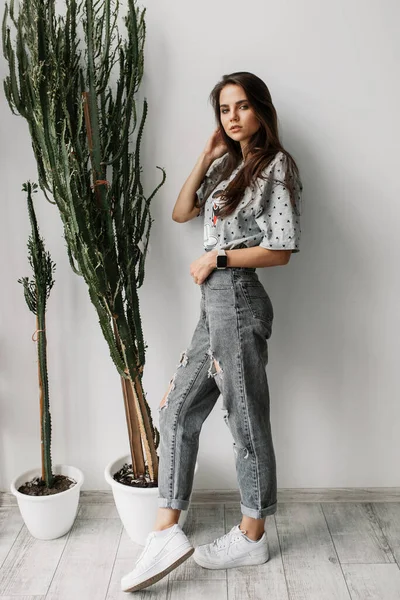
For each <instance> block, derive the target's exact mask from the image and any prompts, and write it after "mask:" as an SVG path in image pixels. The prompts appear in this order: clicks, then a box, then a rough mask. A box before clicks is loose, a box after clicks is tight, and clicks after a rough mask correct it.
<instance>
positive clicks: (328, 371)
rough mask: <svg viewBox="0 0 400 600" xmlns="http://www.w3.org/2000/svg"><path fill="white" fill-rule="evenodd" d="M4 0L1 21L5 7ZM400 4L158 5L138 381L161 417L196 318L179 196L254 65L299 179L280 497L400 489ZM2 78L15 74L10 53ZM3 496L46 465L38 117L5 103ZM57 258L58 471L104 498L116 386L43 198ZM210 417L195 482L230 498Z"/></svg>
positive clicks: (122, 437)
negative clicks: (225, 102)
mask: <svg viewBox="0 0 400 600" xmlns="http://www.w3.org/2000/svg"><path fill="white" fill-rule="evenodd" d="M3 6H4V5H3V2H1V9H2V10H3ZM399 12H400V10H399V4H398V3H397V2H396V1H395V0H384V1H383V2H381V3H380V4H379V6H378V4H377V3H376V2H373V1H372V0H368V1H367V2H365V1H364V0H353V1H352V2H348V0H338V1H337V2H335V3H323V2H320V1H319V0H303V1H302V2H297V1H296V0H287V1H286V2H268V3H265V2H262V1H261V0H249V1H247V2H246V3H243V2H239V1H238V0H231V1H230V2H229V3H216V2H211V1H210V0H203V2H201V3H192V2H185V1H184V0H175V2H173V3H166V2H162V1H160V0H153V2H151V3H149V6H148V9H147V27H148V34H147V42H146V56H145V65H146V74H145V77H144V81H143V86H142V90H143V93H144V94H145V95H146V97H147V99H148V101H149V118H148V122H147V126H146V129H145V146H144V152H143V164H144V171H145V181H146V187H147V190H148V191H150V190H151V189H152V186H153V185H155V183H156V182H157V181H158V176H159V171H157V170H156V169H155V165H161V166H163V167H165V169H166V171H167V182H166V184H165V185H164V187H163V188H162V190H161V191H160V192H159V193H158V194H157V196H156V198H155V199H154V201H153V202H154V203H153V217H154V219H155V223H154V225H153V229H152V235H151V252H150V254H149V256H148V262H147V270H146V279H145V285H144V287H143V289H142V293H141V306H142V316H143V323H144V331H145V335H146V341H147V343H148V346H149V348H148V353H147V365H146V371H145V378H144V384H145V389H146V391H147V396H148V400H149V402H150V405H151V407H152V409H153V414H154V418H155V420H156V422H158V415H157V407H158V404H159V402H160V400H161V398H162V396H163V394H164V392H165V390H166V389H167V386H168V382H169V379H170V377H171V376H172V374H173V372H174V371H175V367H176V364H177V362H178V360H179V355H180V353H181V352H182V351H183V350H184V349H185V348H186V347H187V345H188V343H189V341H190V338H191V335H192V332H193V329H194V327H195V325H196V322H197V319H198V315H199V303H200V291H199V288H198V287H197V286H196V285H195V284H194V283H193V282H192V280H191V277H190V275H189V265H190V263H191V261H192V260H194V259H195V258H197V257H198V256H199V255H200V254H201V253H202V251H203V250H202V227H201V222H200V219H197V220H194V221H192V222H189V223H185V224H178V223H174V222H173V221H172V219H171V212H172V208H173V205H174V203H175V200H176V197H177V194H178V192H179V190H180V187H181V185H182V184H183V182H184V180H185V179H186V177H187V175H188V174H189V172H190V170H191V169H192V167H193V165H194V163H195V160H196V158H197V156H198V154H199V153H200V151H201V150H202V148H203V146H204V144H205V142H206V140H207V138H208V136H209V135H210V133H211V131H212V129H213V128H214V121H213V115H212V109H211V107H210V105H209V104H208V101H207V99H208V95H209V92H210V91H211V89H212V87H213V85H214V84H215V82H216V81H217V80H218V79H219V78H220V76H221V75H222V74H224V73H229V72H232V71H238V70H247V71H252V72H254V73H256V74H257V75H259V76H260V77H261V78H262V79H264V81H265V82H266V83H267V85H268V86H269V88H270V91H271V94H272V98H273V101H274V104H275V106H276V109H277V111H278V115H279V120H280V125H281V133H282V139H283V143H284V145H285V147H286V148H287V149H288V150H289V151H290V152H291V153H293V155H294V156H295V158H296V160H297V162H298V165H299V167H300V171H301V174H302V180H303V185H304V196H303V198H304V214H303V217H302V233H303V237H302V240H301V250H300V253H299V254H298V255H295V256H293V257H292V259H291V261H290V262H289V264H288V265H287V266H286V267H275V268H268V269H264V270H262V269H259V270H258V274H259V277H260V279H261V281H262V282H263V284H264V285H265V287H266V289H267V291H268V293H269V295H270V297H271V299H272V302H273V305H274V309H275V322H274V329H273V334H272V338H271V340H270V360H269V365H268V375H269V381H270V393H271V421H272V430H273V438H274V444H275V451H276V458H277V467H278V486H279V487H280V488H282V487H342V486H398V485H399V470H398V465H399V463H400V444H399V436H398V423H399V422H400V403H399V397H400V393H399V392H400V390H399V376H398V373H399V369H398V366H397V363H398V356H399V343H398V340H399V333H400V327H399V325H400V322H399V321H400V317H399V300H398V298H399V294H400V284H399V271H398V264H397V259H398V256H399V237H400V234H399V229H398V222H399V219H400V202H399V190H398V182H397V172H398V160H399V156H400V152H399V151H400V147H399V146H400V144H399V139H400V135H399V134H400V131H399V124H400V122H399V121H400V119H399V110H398V107H399V106H400V93H399V92H400V84H399V80H398V77H397V76H396V75H397V72H398V61H399V56H400V45H399V40H398V35H396V34H397V23H398V21H399V18H400V14H399ZM0 65H1V71H0V75H1V78H2V79H3V78H4V75H5V73H6V63H5V60H4V58H3V57H1V61H0ZM0 115H1V118H0V128H1V129H0V135H1V160H0V169H1V181H2V210H1V223H0V256H1V272H0V281H1V295H0V299H1V321H0V402H1V406H0V408H1V441H0V453H1V454H0V471H1V474H0V489H2V490H7V489H8V486H9V482H10V480H11V479H12V477H13V476H14V475H16V474H18V473H19V472H21V471H22V470H27V469H29V468H31V467H32V466H35V465H38V464H39V460H40V443H39V423H38V391H37V366H36V347H35V344H34V343H33V342H32V341H31V335H32V333H33V331H34V330H35V323H34V317H33V315H32V314H31V313H30V312H29V311H28V309H27V307H26V305H25V302H24V298H23V291H22V287H21V286H20V285H19V284H18V283H17V279H18V278H19V277H21V276H23V275H26V274H28V273H29V267H28V263H27V258H26V240H27V237H28V234H29V224H28V216H27V211H26V206H25V196H24V194H23V193H22V192H21V191H20V190H21V184H22V183H23V182H24V181H26V180H27V179H31V180H35V179H36V164H35V162H34V159H33V154H32V150H31V147H30V138H29V135H28V129H27V124H26V122H25V121H24V120H23V119H22V118H20V117H15V116H12V114H11V112H10V110H9V108H8V105H7V103H6V101H5V98H4V94H1V98H0ZM36 206H37V211H38V218H39V223H40V227H41V232H42V234H43V235H44V237H45V240H46V244H47V248H48V249H49V250H50V251H51V254H52V256H53V258H54V260H55V262H56V263H57V271H56V284H55V287H54V289H53V291H52V294H51V297H50V301H49V309H48V317H47V318H48V326H47V330H48V344H49V371H50V393H51V405H52V416H53V430H54V435H53V459H54V462H64V463H69V464H73V465H75V466H78V467H80V468H82V469H83V471H84V473H85V476H86V482H85V488H86V489H106V488H107V486H106V484H105V482H104V480H103V468H104V465H105V464H106V463H107V462H108V461H109V460H111V459H112V458H114V457H116V456H118V455H121V454H122V453H125V452H126V451H127V448H128V442H127V434H126V429H125V417H124V412H123V403H122V398H121V391H120V382H119V378H118V375H117V373H116V371H115V369H114V366H113V364H112V362H111V359H110V358H109V356H108V350H107V347H106V344H105V342H104V340H103V338H102V335H101V333H100V329H99V327H98V324H97V321H96V314H95V312H94V309H93V308H92V306H91V304H90V301H89V298H88V294H87V291H86V288H85V284H84V282H83V281H82V280H81V279H79V278H78V277H77V276H76V275H74V274H73V273H72V271H71V269H70V267H69V264H68V260H67V256H66V252H65V243H64V240H63V239H62V229H61V225H60V219H59V216H58V213H57V210H56V209H55V208H54V207H53V206H51V205H49V204H47V203H46V201H45V200H44V199H41V197H39V194H38V195H37V200H36ZM220 406H221V399H220V400H219V402H218V404H217V406H216V408H215V409H214V411H213V412H212V414H211V415H210V417H209V419H208V420H207V421H206V423H205V425H204V428H203V432H202V435H201V440H200V453H199V463H200V468H199V472H198V476H197V478H196V482H195V487H197V488H207V489H233V488H235V487H236V477H235V471H234V461H233V452H232V445H231V439H230V434H229V431H228V429H227V428H226V426H225V424H224V422H223V419H222V414H221V410H220Z"/></svg>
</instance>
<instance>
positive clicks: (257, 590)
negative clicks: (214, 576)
mask: <svg viewBox="0 0 400 600" xmlns="http://www.w3.org/2000/svg"><path fill="white" fill-rule="evenodd" d="M241 518H242V514H241V511H240V507H239V506H238V505H237V504H226V505H225V527H226V532H227V533H228V531H230V530H231V528H232V527H233V526H234V525H237V524H239V523H240V521H241ZM265 530H266V533H267V539H268V546H269V552H270V558H269V560H268V562H266V563H265V564H264V565H258V566H254V567H239V568H236V569H227V580H228V600H265V599H266V598H268V600H289V596H288V592H287V588H286V580H285V573H284V570H283V564H282V558H281V554H280V549H279V541H278V534H277V530H276V524H275V519H274V516H269V517H267V518H266V520H265Z"/></svg>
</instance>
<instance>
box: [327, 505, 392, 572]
mask: <svg viewBox="0 0 400 600" xmlns="http://www.w3.org/2000/svg"><path fill="white" fill-rule="evenodd" d="M321 507H322V510H323V512H324V514H325V517H326V521H327V523H328V527H329V531H330V533H331V536H332V539H333V542H334V544H335V547H336V552H337V554H338V557H339V560H340V563H341V564H345V563H375V564H376V563H394V562H395V559H394V556H393V553H392V551H391V549H390V547H389V544H388V542H387V539H386V538H385V536H384V534H383V533H382V529H381V526H380V523H379V520H378V518H377V516H376V514H375V512H374V510H373V508H372V505H371V504H370V503H368V502H365V503H363V504H360V503H354V504H352V503H350V502H344V503H330V502H327V503H324V504H321Z"/></svg>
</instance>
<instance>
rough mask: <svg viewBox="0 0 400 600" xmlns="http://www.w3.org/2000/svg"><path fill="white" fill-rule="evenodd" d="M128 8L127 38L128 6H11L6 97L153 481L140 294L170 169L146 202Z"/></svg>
mask: <svg viewBox="0 0 400 600" xmlns="http://www.w3.org/2000/svg"><path fill="white" fill-rule="evenodd" d="M127 3H128V11H127V14H126V15H125V18H124V23H125V28H126V36H125V37H122V36H121V35H120V32H119V30H118V27H117V19H118V17H119V12H120V3H119V0H96V1H95V2H93V0H82V1H81V2H78V1H77V0H65V6H66V13H65V16H63V17H61V16H58V15H56V11H55V0H21V2H20V4H19V10H18V13H16V11H15V7H14V0H10V3H9V5H7V4H6V7H5V12H4V19H3V53H4V56H5V58H6V60H7V61H8V65H9V75H8V76H7V77H6V79H5V81H4V90H5V94H6V97H7V100H8V103H9V105H10V108H11V110H12V111H13V112H14V113H17V114H20V115H22V116H23V117H24V118H25V119H26V120H27V122H28V125H29V131H30V134H31V138H32V147H33V151H34V154H35V158H36V161H37V167H38V173H39V184H40V187H41V188H42V190H43V191H44V192H45V194H46V197H47V199H48V200H49V201H51V202H54V203H55V204H56V205H57V207H58V209H59V212H60V216H61V219H62V222H63V225H64V235H65V240H66V242H67V249H68V256H69V260H70V263H71V267H72V268H73V270H74V271H75V272H76V273H78V274H80V275H82V276H83V277H84V279H85V281H86V283H87V286H88V290H89V295H90V299H91V301H92V303H93V305H94V307H95V309H96V311H97V315H98V318H99V323H100V327H101V329H102V332H103V335H104V337H105V339H106V341H107V344H108V346H109V350H110V354H111V357H112V359H113V361H114V364H115V366H116V368H117V369H118V372H119V373H120V375H121V378H122V379H121V380H122V389H123V395H124V401H125V409H126V416H127V425H128V431H129V439H130V447H131V455H132V465H133V470H134V473H135V475H136V476H138V477H139V476H144V475H145V472H146V468H145V461H144V454H143V447H144V449H145V452H146V459H147V465H148V470H149V474H150V478H151V479H152V480H153V481H156V480H157V474H158V458H157V454H156V448H157V445H158V439H159V435H158V431H157V429H156V428H155V427H154V426H153V423H152V420H151V414H150V408H149V405H148V403H147V401H146V398H145V394H144V391H143V386H142V375H143V368H144V364H145V349H146V344H145V342H144V337H143V331H142V322H141V318H140V311H139V297H138V289H139V288H140V287H141V285H142V284H143V279H144V272H145V271H144V265H145V258H146V254H147V249H148V241H149V234H150V228H151V224H152V219H151V217H150V203H151V200H152V199H153V197H154V195H155V194H156V192H157V190H158V189H159V188H160V186H161V185H162V184H163V183H164V180H165V172H164V170H163V169H161V171H162V180H161V182H160V184H159V185H158V186H157V187H156V188H155V189H154V190H153V192H152V193H151V194H150V195H149V196H147V197H146V196H145V194H144V192H143V186H142V183H141V174H142V167H141V164H140V146H141V141H142V134H143V128H144V124H145V120H146V116H147V102H146V99H145V100H144V101H143V109H142V112H141V116H140V118H139V116H138V112H137V99H136V97H137V93H138V90H139V86H140V83H141V80H142V76H143V61H144V59H143V56H144V55H143V47H144V41H145V33H146V28H145V20H144V16H145V10H144V9H139V8H138V7H137V6H136V0H127ZM11 26H13V31H15V41H13V40H12V38H11ZM80 28H83V34H84V35H83V38H84V39H80V37H79V34H78V30H79V29H80ZM113 81H115V83H114V84H112V82H113ZM133 133H134V134H135V136H134V140H132V134H133ZM157 168H160V167H157Z"/></svg>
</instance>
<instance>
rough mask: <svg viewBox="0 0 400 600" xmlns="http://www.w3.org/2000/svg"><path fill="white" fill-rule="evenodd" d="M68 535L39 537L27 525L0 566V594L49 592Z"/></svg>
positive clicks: (21, 594)
mask: <svg viewBox="0 0 400 600" xmlns="http://www.w3.org/2000/svg"><path fill="white" fill-rule="evenodd" d="M68 535H69V534H66V535H64V536H63V537H61V538H58V539H56V540H37V539H36V538H34V537H32V536H31V534H30V533H29V531H28V530H27V528H26V527H25V525H24V526H23V527H22V529H21V531H20V533H19V535H18V537H17V539H16V540H15V543H14V545H13V547H12V548H11V550H10V552H9V553H8V556H7V558H6V560H5V561H4V563H3V565H2V567H1V569H0V596H1V595H4V596H7V595H9V596H18V595H19V596H23V595H26V596H44V595H46V593H47V591H48V589H49V585H50V582H51V580H52V578H53V576H54V573H55V571H56V569H57V565H58V563H59V560H60V558H61V555H62V553H63V551H64V548H65V545H66V543H67V539H68Z"/></svg>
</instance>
